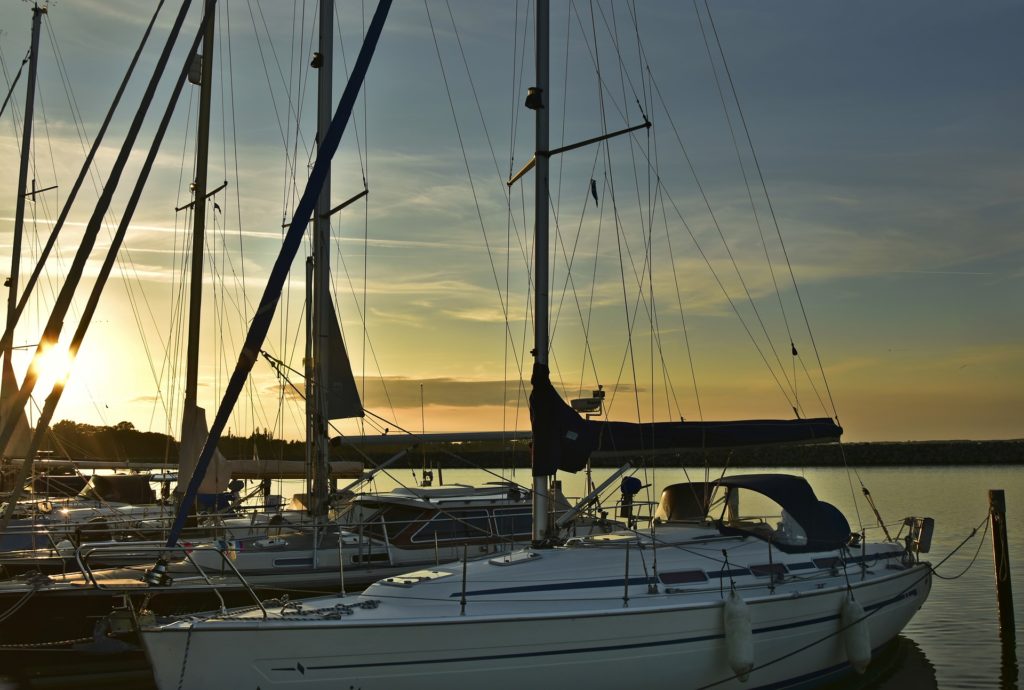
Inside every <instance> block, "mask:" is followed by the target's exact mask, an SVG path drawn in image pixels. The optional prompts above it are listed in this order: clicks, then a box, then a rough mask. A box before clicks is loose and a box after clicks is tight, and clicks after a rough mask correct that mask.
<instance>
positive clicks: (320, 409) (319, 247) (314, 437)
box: [306, 0, 334, 515]
mask: <svg viewBox="0 0 1024 690" xmlns="http://www.w3.org/2000/svg"><path fill="white" fill-rule="evenodd" d="M333 21H334V0H320V45H319V50H318V55H317V57H316V58H315V59H314V66H315V67H317V108H316V114H317V116H316V131H317V147H318V149H319V146H320V144H321V143H322V141H323V137H324V134H325V133H326V132H327V128H328V127H330V125H331V115H332V114H333V113H332V105H333V104H332V98H331V86H332V80H333V76H334V75H333V65H334V50H333V48H334V31H333V27H334V24H333ZM330 209H331V170H330V167H328V168H327V175H326V178H325V180H324V185H323V188H322V189H321V190H320V196H319V197H317V202H316V211H315V213H314V215H313V286H312V293H313V303H312V304H311V305H309V307H308V308H309V309H310V310H311V311H312V316H313V318H312V326H311V330H312V336H313V337H312V340H313V342H312V347H311V348H310V350H311V355H312V362H309V363H308V364H307V380H306V415H307V420H308V421H307V427H308V431H307V441H306V443H307V448H308V450H307V455H308V457H309V461H310V463H311V466H312V476H313V487H312V489H313V491H312V493H313V496H312V505H311V506H310V508H311V509H312V511H313V513H314V514H316V515H325V514H326V513H327V496H328V489H329V487H328V471H327V468H328V462H329V460H330V456H329V449H328V437H327V395H326V391H327V385H326V376H327V372H328V371H329V369H328V361H327V360H328V356H329V355H328V352H329V348H328V329H329V324H330V321H329V320H330V319H331V318H333V314H331V313H329V310H333V308H334V307H333V306H332V303H331V295H330V268H331V219H330Z"/></svg>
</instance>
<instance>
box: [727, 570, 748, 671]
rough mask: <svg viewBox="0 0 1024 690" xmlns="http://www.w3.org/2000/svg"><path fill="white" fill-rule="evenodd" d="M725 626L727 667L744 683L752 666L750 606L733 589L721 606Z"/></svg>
mask: <svg viewBox="0 0 1024 690" xmlns="http://www.w3.org/2000/svg"><path fill="white" fill-rule="evenodd" d="M722 616H723V624H724V627H725V649H726V654H727V656H728V658H729V668H731V669H732V671H733V673H735V674H736V677H737V678H738V679H739V681H740V682H741V683H745V682H746V681H747V678H749V677H750V672H751V671H752V670H753V668H754V634H753V631H752V628H751V624H750V608H749V607H748V606H747V602H745V601H743V597H741V596H740V595H739V593H738V592H737V591H736V590H735V589H730V590H729V596H728V597H727V598H726V600H725V606H723V607H722Z"/></svg>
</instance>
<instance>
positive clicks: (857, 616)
mask: <svg viewBox="0 0 1024 690" xmlns="http://www.w3.org/2000/svg"><path fill="white" fill-rule="evenodd" d="M839 624H840V625H841V626H842V629H843V630H842V637H843V646H844V647H845V648H846V658H847V659H848V660H849V661H850V666H852V667H853V670H854V671H856V672H857V673H864V671H866V670H867V668H868V664H870V663H871V635H870V631H869V630H868V622H867V619H866V618H865V617H864V608H863V607H862V606H861V605H860V604H858V603H857V601H856V600H855V599H854V598H853V596H852V594H850V595H847V596H845V597H843V606H842V609H841V610H840V612H839Z"/></svg>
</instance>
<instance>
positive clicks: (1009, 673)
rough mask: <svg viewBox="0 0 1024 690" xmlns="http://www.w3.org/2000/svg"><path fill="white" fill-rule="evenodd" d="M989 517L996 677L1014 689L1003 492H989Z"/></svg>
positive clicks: (1014, 639)
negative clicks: (997, 659)
mask: <svg viewBox="0 0 1024 690" xmlns="http://www.w3.org/2000/svg"><path fill="white" fill-rule="evenodd" d="M988 515H989V524H990V526H991V529H992V560H993V561H994V565H995V575H996V601H997V604H998V615H999V641H1000V643H1001V644H1000V646H1001V647H1002V659H1001V661H1002V664H1001V669H1000V674H999V675H1000V681H1001V684H1002V686H1003V687H1016V686H1017V680H1018V677H1019V670H1018V667H1017V635H1016V628H1015V624H1014V615H1013V587H1012V585H1011V582H1010V547H1009V543H1008V539H1007V535H1006V494H1005V492H1004V491H1003V490H1002V489H990V490H989V492H988Z"/></svg>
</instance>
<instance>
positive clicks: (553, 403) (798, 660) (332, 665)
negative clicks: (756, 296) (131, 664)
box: [141, 0, 932, 690]
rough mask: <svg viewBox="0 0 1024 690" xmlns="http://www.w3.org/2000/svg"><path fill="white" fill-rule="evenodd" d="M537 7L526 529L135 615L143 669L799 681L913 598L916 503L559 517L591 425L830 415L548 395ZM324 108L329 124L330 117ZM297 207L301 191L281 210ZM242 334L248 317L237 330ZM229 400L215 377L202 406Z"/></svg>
mask: <svg viewBox="0 0 1024 690" xmlns="http://www.w3.org/2000/svg"><path fill="white" fill-rule="evenodd" d="M389 7H390V2H389V1H388V0H381V2H380V3H379V5H378V9H377V13H376V14H375V16H374V18H373V21H372V22H371V24H370V28H369V29H368V31H367V43H368V44H369V45H370V49H371V50H372V47H373V45H375V42H376V38H377V36H378V35H379V32H380V30H381V25H382V23H383V21H384V17H385V16H386V14H387V12H388V9H389ZM536 7H537V19H536V31H537V35H536V36H537V37H536V47H537V51H538V54H537V65H538V66H537V81H536V86H535V87H533V88H531V89H530V95H529V97H528V99H527V107H529V108H531V109H533V110H535V111H536V116H537V120H536V121H537V140H536V148H535V150H536V151H537V152H538V153H537V156H536V158H535V161H531V164H530V165H528V166H527V168H525V169H524V171H525V170H528V169H529V168H530V167H531V166H533V167H534V174H535V176H536V178H537V192H536V195H535V197H536V201H535V233H536V234H535V240H536V242H535V248H536V260H535V262H534V267H535V275H534V286H535V296H536V303H535V324H536V331H535V344H536V347H535V351H534V356H535V358H536V359H535V364H534V371H533V378H532V383H533V393H532V395H531V403H530V406H531V422H532V428H533V436H534V465H533V474H534V479H535V483H534V493H533V514H534V523H533V525H534V534H533V546H532V547H530V548H527V549H523V550H519V551H514V552H512V553H510V554H507V555H499V556H496V557H492V558H488V559H485V560H464V561H463V562H462V563H460V564H456V565H451V566H441V567H436V568H430V569H426V570H420V571H416V572H410V573H406V574H405V575H402V576H396V577H390V578H386V579H384V580H381V581H379V582H377V583H375V584H373V585H372V586H370V587H369V588H368V589H367V590H366V591H365V592H364V593H363V594H362V595H360V596H357V597H343V596H336V597H321V598H313V599H306V600H303V601H301V602H298V603H295V602H289V603H288V605H286V606H275V607H269V608H268V607H264V608H257V609H253V608H250V609H246V610H237V611H228V612H215V613H210V614H206V615H203V616H190V617H189V618H187V619H182V620H175V621H170V622H167V621H164V622H163V623H161V624H158V625H144V626H143V628H142V630H141V635H142V638H143V641H144V644H145V646H146V649H147V653H148V656H149V658H150V660H151V662H152V663H153V666H154V671H155V678H156V682H157V685H158V686H159V687H161V688H176V687H182V686H190V685H195V684H200V683H201V684H203V685H211V686H213V685H226V684H241V685H249V686H253V687H256V686H258V687H261V688H272V687H293V686H299V685H301V686H302V687H308V688H337V687H360V688H365V689H367V690H368V689H370V688H388V689H389V690H400V689H403V688H408V689H410V690H425V689H430V688H453V687H486V688H495V689H504V688H508V689H510V690H511V689H513V688H515V689H518V688H524V687H556V686H562V685H572V686H578V687H585V688H614V689H616V690H618V689H619V688H623V687H642V688H678V687H687V688H699V687H724V688H739V687H779V688H781V687H810V686H815V685H819V684H822V683H824V682H827V681H830V680H832V679H834V678H836V677H838V676H841V675H843V674H845V673H847V672H849V671H850V669H851V668H853V669H857V670H863V669H864V668H865V667H866V666H867V665H868V663H869V662H870V658H871V654H872V650H874V649H877V648H879V647H881V646H882V645H884V644H886V643H887V642H889V641H890V640H892V639H893V638H894V637H895V636H896V635H897V634H898V633H899V631H900V630H902V629H903V627H904V626H905V625H906V624H907V622H908V621H909V620H910V619H911V617H912V616H913V615H914V613H915V612H916V611H917V610H918V609H919V608H920V607H921V606H922V604H923V603H924V601H925V600H926V598H927V596H928V593H929V590H930V587H931V568H930V565H929V564H927V563H925V562H922V561H921V560H920V554H921V553H925V552H927V550H928V546H929V541H930V534H931V526H932V523H931V522H930V521H929V520H927V519H913V520H910V521H909V522H908V524H909V525H910V527H911V536H910V537H909V538H908V539H907V541H906V542H905V543H900V542H898V541H892V540H886V541H885V542H882V543H871V544H869V543H867V542H866V541H864V540H862V539H861V538H860V535H857V534H853V533H852V532H851V529H850V525H849V523H848V521H847V520H846V518H845V517H844V516H843V515H842V514H841V513H840V512H839V510H837V509H836V508H835V507H834V506H832V505H830V504H828V503H826V502H823V501H821V500H819V499H818V497H817V496H816V495H815V493H814V491H813V489H812V488H811V487H810V485H809V484H808V483H807V482H806V481H805V480H804V479H803V478H801V477H796V476H791V475H784V474H751V475H739V476H726V477H722V478H721V479H719V480H717V481H708V482H696V483H693V482H691V483H686V484H679V485H674V486H670V487H667V488H666V489H665V491H664V493H663V495H662V497H661V502H660V504H659V507H658V513H657V515H656V516H655V519H654V520H653V522H652V524H651V526H650V529H649V530H648V529H641V530H637V529H629V530H619V531H615V532H612V533H610V534H604V535H598V536H592V537H583V538H570V539H564V538H562V537H561V536H560V535H559V533H558V531H557V529H556V527H557V526H558V522H554V524H552V522H553V520H552V518H551V515H550V508H549V504H548V498H549V495H550V480H551V477H552V476H553V475H554V474H555V472H556V471H558V470H559V469H563V470H564V469H569V470H572V471H575V470H578V469H580V468H581V466H582V464H585V462H586V460H587V458H588V457H589V455H590V453H591V452H592V451H594V450H596V449H598V448H607V441H608V440H609V439H614V440H615V443H616V447H617V448H618V449H628V448H629V447H635V446H636V445H643V444H646V443H649V442H650V441H651V440H652V436H653V440H658V439H659V438H664V434H669V435H670V438H671V440H670V441H669V443H673V444H675V443H678V444H682V445H688V444H687V442H686V440H685V437H686V435H687V433H688V429H693V430H695V431H696V438H697V440H698V447H700V446H699V443H700V438H701V437H703V436H706V435H707V434H715V433H717V432H723V436H721V437H720V440H719V442H718V443H716V444H715V445H720V446H735V445H745V444H757V443H767V442H779V441H783V442H785V441H797V440H800V439H801V438H803V440H807V438H813V439H818V440H821V439H825V440H827V439H834V438H837V437H838V434H839V433H840V431H841V430H839V428H838V426H837V425H836V424H835V423H834V422H832V421H831V420H782V421H764V420H756V421H748V422H730V423H722V425H721V427H719V426H716V425H714V424H708V423H704V424H700V423H698V424H696V425H690V426H688V425H689V423H685V422H683V423H671V426H668V425H667V426H664V427H661V426H659V427H657V432H658V433H657V434H652V431H653V430H652V425H629V424H625V423H621V424H619V423H615V424H611V425H609V424H604V423H602V424H599V423H597V422H592V421H589V420H585V419H583V418H581V417H580V415H579V414H577V413H576V412H575V411H573V410H572V409H571V408H570V407H569V406H568V405H566V404H565V403H564V402H563V401H562V400H561V398H560V397H559V396H558V394H557V392H556V391H555V390H554V388H553V387H552V385H551V383H550V380H549V372H548V367H547V365H548V361H547V357H548V318H547V309H548V299H549V295H548V291H547V277H548V274H547V265H546V262H547V255H548V246H547V224H548V213H549V209H548V200H549V195H548V189H547V176H548V158H549V155H550V149H549V144H548V140H547V129H548V123H547V119H548V112H547V108H546V107H545V103H547V102H551V101H550V99H551V98H552V95H551V91H550V89H549V84H548V81H549V80H548V74H547V72H548V66H547V65H548V58H547V52H548V46H547V44H548V35H549V32H548V2H547V1H546V0H538V2H537V4H536ZM366 50H367V48H366V46H364V52H365V51H366ZM361 56H362V54H361ZM357 74H358V69H354V70H353V75H354V77H353V78H356V77H355V75H357ZM359 78H361V75H360V76H359ZM350 86H351V82H350ZM344 103H345V101H344V99H343V104H344ZM339 113H340V115H339V116H338V117H336V120H335V122H334V123H332V131H336V130H339V129H341V128H343V127H344V121H341V122H339V119H340V118H342V117H344V118H347V113H345V112H343V109H342V108H339ZM567 148H570V147H567ZM321 155H324V154H323V151H321ZM320 164H321V161H320V160H319V158H318V161H317V166H314V171H313V174H312V176H311V181H310V183H311V184H313V185H315V184H317V183H318V180H317V179H316V174H317V169H318V166H319V165H320ZM307 190H308V188H307ZM304 199H305V197H304ZM304 217H308V212H307V209H306V208H304V207H303V205H302V203H301V202H300V205H299V210H298V211H297V212H296V218H297V221H295V222H296V223H297V222H300V221H301V220H302V219H303V218H304ZM293 227H294V223H293ZM286 248H287V240H286ZM285 251H286V250H282V256H285ZM272 290H273V288H272V287H268V293H270V292H271V291H272ZM264 332H265V331H264ZM259 337H261V336H260V330H259V327H257V326H256V325H255V324H254V327H253V330H251V331H250V338H251V339H253V340H255V339H258V338H259ZM239 371H241V369H240V370H239ZM236 374H238V372H236ZM241 375H243V376H244V372H243V373H242V374H241ZM231 404H232V403H231V401H230V399H229V398H228V397H227V396H226V398H225V402H224V403H222V406H221V410H220V411H219V412H218V418H221V417H222V416H223V415H224V413H225V410H230V406H231ZM735 430H739V432H740V433H732V431H735ZM674 432H678V437H673V436H671V434H672V433H674ZM780 432H781V437H780ZM217 433H218V431H217V429H216V426H215V429H214V431H213V435H214V436H216V434H217ZM690 443H692V441H691V442H690ZM645 447H648V448H649V447H650V446H649V445H647V446H645ZM208 452H209V449H207V451H206V453H204V455H206V454H207V453H208ZM751 494H754V495H759V496H760V497H762V498H763V499H767V500H770V501H773V502H774V503H775V504H776V506H777V507H778V508H780V509H781V517H780V518H778V521H777V522H774V520H772V521H769V520H768V519H766V518H764V517H763V514H761V513H756V514H751V513H750V512H746V511H748V510H749V509H744V506H745V505H746V499H745V498H741V495H742V496H747V495H751Z"/></svg>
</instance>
